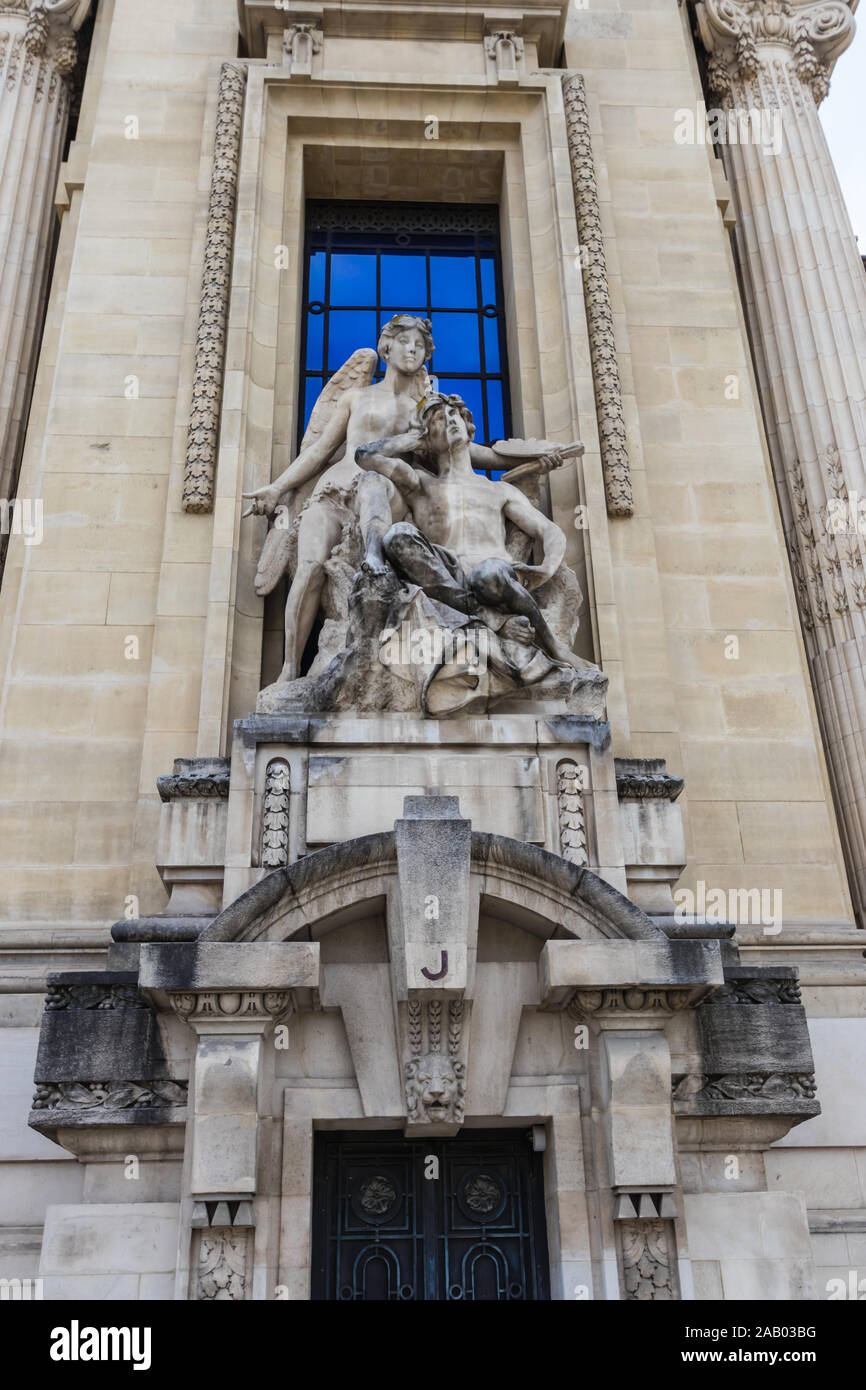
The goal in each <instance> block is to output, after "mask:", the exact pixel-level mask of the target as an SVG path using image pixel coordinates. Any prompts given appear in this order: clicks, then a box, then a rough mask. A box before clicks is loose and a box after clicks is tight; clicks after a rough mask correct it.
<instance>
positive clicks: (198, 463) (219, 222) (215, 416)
mask: <svg viewBox="0 0 866 1390" xmlns="http://www.w3.org/2000/svg"><path fill="white" fill-rule="evenodd" d="M245 89H246V69H245V68H244V67H243V66H242V65H240V64H238V63H223V65H222V68H221V69H220V81H219V92H218V95H217V120H216V134H215V137H214V158H213V172H212V174H211V186H210V200H209V203H208V220H207V234H206V239H205V251H204V270H203V272H202V286H201V304H200V308H199V319H198V336H197V338H196V350H195V375H194V377H193V384H192V410H191V412H190V419H189V431H188V434H187V449H186V466H185V471H184V480H183V508H184V511H187V512H209V511H211V510H212V509H213V493H214V475H215V472H216V455H217V439H218V436H219V415H220V405H221V402H222V390H223V373H224V369H225V336H226V322H227V318H228V303H229V285H230V282H231V261H232V249H233V245H234V225H235V205H236V202H237V182H238V161H239V158H240V143H241V121H242V118H243V110H244V92H245Z"/></svg>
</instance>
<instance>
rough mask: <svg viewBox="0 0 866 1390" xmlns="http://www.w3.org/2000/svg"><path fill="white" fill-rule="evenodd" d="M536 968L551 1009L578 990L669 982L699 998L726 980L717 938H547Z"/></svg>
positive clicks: (622, 987)
mask: <svg viewBox="0 0 866 1390" xmlns="http://www.w3.org/2000/svg"><path fill="white" fill-rule="evenodd" d="M538 968H539V982H540V990H541V1000H542V1003H543V1004H546V1005H547V1006H548V1007H562V1005H563V1004H564V1003H565V1002H567V1000H568V999H569V998H570V997H571V995H572V994H573V993H574V991H575V990H576V989H597V988H608V989H617V988H618V989H627V988H629V987H643V988H653V987H662V986H668V987H673V988H677V989H684V990H690V991H694V992H695V994H696V995H697V996H698V997H700V993H701V992H704V993H705V992H706V991H707V990H708V989H710V988H711V987H712V986H713V985H717V984H721V983H722V964H721V955H720V949H719V943H718V942H717V941H668V940H667V938H664V939H662V940H659V941H548V942H546V943H545V946H544V949H543V950H542V952H541V955H540V957H539V964H538Z"/></svg>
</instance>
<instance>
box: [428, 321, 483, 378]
mask: <svg viewBox="0 0 866 1390" xmlns="http://www.w3.org/2000/svg"><path fill="white" fill-rule="evenodd" d="M432 323H433V341H434V343H435V344H436V346H435V348H434V351H433V370H434V372H435V373H436V374H437V376H438V375H439V374H440V373H441V372H472V373H476V372H478V371H479V370H480V367H481V353H480V350H479V347H478V315H477V314H437V313H436V311H435V309H434V311H433V319H432Z"/></svg>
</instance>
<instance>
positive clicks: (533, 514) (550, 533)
mask: <svg viewBox="0 0 866 1390" xmlns="http://www.w3.org/2000/svg"><path fill="white" fill-rule="evenodd" d="M505 487H506V490H507V493H508V497H507V501H506V503H505V508H504V511H505V515H506V516H507V517H508V520H509V521H513V522H514V524H515V526H519V527H520V529H521V531H525V532H526V534H527V535H528V536H531V537H532V539H533V540H534V541H540V542H541V547H542V557H541V563H540V564H538V565H517V566H515V568H516V570H517V573H518V574H519V575H520V577H521V578H522V579H524V580H525V581H526V580H528V581H530V582H531V586H532V587H533V588H535V587H536V586H537V585H539V584H543V583H544V581H545V580H546V579H550V578H551V576H552V575H554V574H556V571H557V570H558V569H559V567H560V565H561V564H562V562H563V560H564V559H565V546H566V541H565V535H564V534H563V532H562V531H561V530H560V528H559V527H558V526H557V525H556V524H555V522H553V521H548V519H547V517H546V516H545V515H544V513H543V512H540V511H539V510H538V508H537V507H533V505H532V503H531V502H530V501H528V499H527V498H526V497H524V495H523V493H522V492H520V491H518V489H517V488H516V487H511V486H509V485H508V484H507V483H506V484H505Z"/></svg>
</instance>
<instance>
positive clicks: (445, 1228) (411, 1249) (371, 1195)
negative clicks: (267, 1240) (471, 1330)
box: [312, 1129, 550, 1302]
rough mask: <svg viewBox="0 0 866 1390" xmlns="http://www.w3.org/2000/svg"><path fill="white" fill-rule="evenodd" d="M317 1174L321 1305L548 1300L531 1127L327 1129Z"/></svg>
mask: <svg viewBox="0 0 866 1390" xmlns="http://www.w3.org/2000/svg"><path fill="white" fill-rule="evenodd" d="M314 1173H315V1178H314V1221H313V1289H312V1297H313V1298H314V1299H336V1300H341V1301H346V1302H351V1301H361V1300H371V1301H406V1302H408V1301H412V1300H420V1301H426V1300H443V1301H444V1300H449V1299H450V1300H455V1301H456V1300H469V1301H473V1300H477V1301H493V1302H495V1301H503V1302H504V1301H508V1300H517V1301H522V1300H526V1299H529V1300H538V1299H548V1298H549V1297H550V1291H549V1278H548V1259H547V1239H546V1232H545V1228H544V1193H543V1179H542V1167H541V1158H540V1155H538V1154H535V1153H533V1151H532V1146H531V1143H530V1136H529V1131H527V1130H525V1129H521V1130H468V1131H466V1132H464V1133H462V1134H459V1135H458V1136H457V1137H456V1138H455V1139H429V1140H406V1139H403V1138H402V1136H400V1135H393V1134H390V1133H386V1134H352V1133H332V1134H320V1135H318V1136H317V1139H316V1157H315V1168H314Z"/></svg>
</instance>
